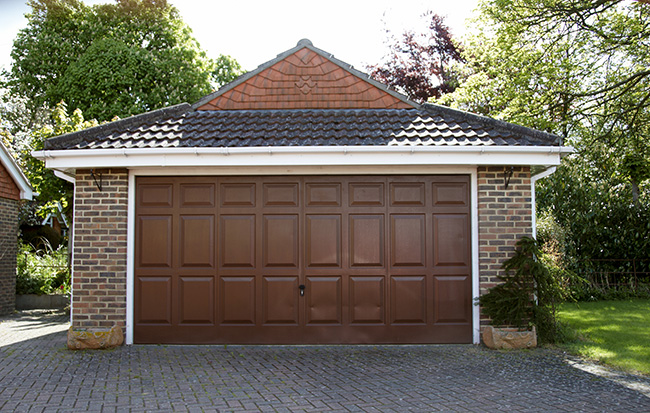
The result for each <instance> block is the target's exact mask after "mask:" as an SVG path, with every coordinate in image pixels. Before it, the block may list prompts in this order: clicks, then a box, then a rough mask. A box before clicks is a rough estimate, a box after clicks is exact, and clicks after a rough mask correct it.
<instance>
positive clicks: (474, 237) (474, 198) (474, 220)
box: [470, 168, 481, 344]
mask: <svg viewBox="0 0 650 413" xmlns="http://www.w3.org/2000/svg"><path fill="white" fill-rule="evenodd" d="M470 191H471V193H470V215H471V216H470V220H471V231H472V234H471V242H472V246H471V247H472V248H471V251H472V331H473V337H472V338H473V342H474V344H481V309H480V308H479V306H478V305H474V300H476V299H478V297H479V294H480V285H479V283H480V279H481V278H480V274H479V257H480V254H479V242H478V234H479V227H478V169H477V168H474V170H473V171H472V173H471V177H470Z"/></svg>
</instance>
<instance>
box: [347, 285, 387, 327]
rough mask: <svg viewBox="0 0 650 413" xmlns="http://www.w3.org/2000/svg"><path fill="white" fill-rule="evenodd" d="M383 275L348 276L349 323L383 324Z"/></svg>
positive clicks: (384, 312) (384, 310) (384, 311)
mask: <svg viewBox="0 0 650 413" xmlns="http://www.w3.org/2000/svg"><path fill="white" fill-rule="evenodd" d="M384 288H385V287H384V277H377V276H354V277H350V305H349V307H350V323H351V324H384V322H385V314H386V308H385V304H384V302H385V298H384V297H385V290H384Z"/></svg>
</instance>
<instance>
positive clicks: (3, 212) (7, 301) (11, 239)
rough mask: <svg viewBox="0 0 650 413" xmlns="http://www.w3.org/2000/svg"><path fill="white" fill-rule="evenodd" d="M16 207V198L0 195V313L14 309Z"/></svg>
mask: <svg viewBox="0 0 650 413" xmlns="http://www.w3.org/2000/svg"><path fill="white" fill-rule="evenodd" d="M0 166H1V165H0ZM18 208H19V201H18V200H15V199H7V198H4V197H0V315H4V314H9V313H12V312H13V311H14V310H15V309H16V253H17V243H18Z"/></svg>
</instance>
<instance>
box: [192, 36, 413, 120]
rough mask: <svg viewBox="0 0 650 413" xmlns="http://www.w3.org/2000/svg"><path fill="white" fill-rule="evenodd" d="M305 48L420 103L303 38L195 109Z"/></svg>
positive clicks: (381, 88) (221, 89) (395, 95)
mask: <svg viewBox="0 0 650 413" xmlns="http://www.w3.org/2000/svg"><path fill="white" fill-rule="evenodd" d="M304 48H307V49H309V50H311V51H312V52H314V53H316V54H318V55H320V56H322V57H324V58H325V59H327V60H329V61H330V62H332V63H334V64H335V65H337V66H339V67H340V68H341V69H343V70H345V71H347V72H349V73H350V74H352V75H353V76H356V77H358V78H359V79H361V80H363V81H365V82H368V83H370V84H371V85H372V86H374V87H376V88H378V89H380V90H382V91H384V92H386V93H388V94H389V95H391V96H393V97H394V98H396V99H398V100H400V101H402V102H404V103H406V104H407V105H410V106H412V107H413V108H415V109H417V108H418V107H419V106H420V105H419V104H418V103H416V102H413V101H412V100H410V99H409V98H408V97H407V96H406V95H403V94H402V93H399V92H397V91H396V90H394V89H392V88H390V87H389V86H387V85H385V84H383V83H381V82H378V81H376V80H374V79H373V78H371V77H370V75H368V74H367V73H364V72H362V71H360V70H358V69H355V68H354V66H352V65H351V64H349V63H346V62H344V61H342V60H339V59H337V58H336V57H334V55H333V54H332V53H329V52H326V51H325V50H322V49H319V48H318V47H316V46H314V45H313V43H312V42H311V41H310V40H309V39H301V40H300V41H299V42H298V43H297V44H296V45H295V46H294V47H292V48H291V49H288V50H285V51H284V52H282V53H279V54H278V55H277V56H276V57H275V58H273V59H271V60H269V61H267V62H265V63H262V64H261V65H259V66H257V68H256V69H254V70H251V71H250V72H247V73H244V74H243V75H241V76H239V77H238V78H237V79H235V80H233V81H232V82H230V83H227V84H225V85H223V86H222V87H220V88H219V89H218V90H216V91H214V92H212V93H210V94H209V95H206V96H204V97H202V98H201V99H199V100H198V101H197V102H196V103H194V104H193V105H192V108H193V109H195V110H196V109H198V108H199V107H201V106H203V105H205V104H207V103H209V102H211V101H212V100H214V99H215V98H217V97H218V96H221V95H223V94H224V93H226V92H228V91H230V90H232V89H234V88H235V87H237V86H239V85H240V84H242V83H244V82H246V81H247V80H249V79H250V78H252V77H254V76H256V75H258V74H259V73H261V72H262V71H264V70H266V69H268V68H270V67H271V66H273V65H275V64H276V63H278V62H280V61H282V60H284V59H285V58H287V57H289V56H291V55H292V54H294V53H296V52H298V51H299V50H302V49H304Z"/></svg>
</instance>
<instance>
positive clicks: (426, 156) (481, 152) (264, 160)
mask: <svg viewBox="0 0 650 413" xmlns="http://www.w3.org/2000/svg"><path fill="white" fill-rule="evenodd" d="M571 152H572V148H568V147H557V146H300V147H298V146H289V147H249V148H133V149H76V150H55V151H50V150H45V151H35V152H33V153H32V155H33V156H34V157H36V158H38V159H41V160H44V161H45V163H46V167H48V168H52V169H60V170H65V169H70V168H109V167H123V168H137V167H182V166H192V167H197V166H247V165H254V166H278V165H283V166H284V165H294V166H297V165H309V166H315V165H323V166H326V165H432V164H434V165H541V166H552V165H559V164H560V158H561V156H562V155H564V154H568V153H571Z"/></svg>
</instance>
